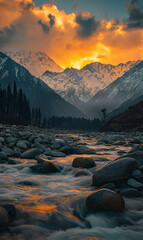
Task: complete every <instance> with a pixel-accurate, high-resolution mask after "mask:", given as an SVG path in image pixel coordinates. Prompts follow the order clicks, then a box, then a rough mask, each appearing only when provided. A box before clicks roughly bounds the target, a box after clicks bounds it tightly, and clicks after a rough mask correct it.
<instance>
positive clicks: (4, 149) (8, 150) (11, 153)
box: [2, 147, 14, 156]
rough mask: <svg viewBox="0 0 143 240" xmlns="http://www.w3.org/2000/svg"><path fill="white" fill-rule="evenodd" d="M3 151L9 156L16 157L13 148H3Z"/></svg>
mask: <svg viewBox="0 0 143 240" xmlns="http://www.w3.org/2000/svg"><path fill="white" fill-rule="evenodd" d="M2 151H3V152H4V153H6V154H7V156H14V151H13V150H12V149H11V148H8V147H3V148H2Z"/></svg>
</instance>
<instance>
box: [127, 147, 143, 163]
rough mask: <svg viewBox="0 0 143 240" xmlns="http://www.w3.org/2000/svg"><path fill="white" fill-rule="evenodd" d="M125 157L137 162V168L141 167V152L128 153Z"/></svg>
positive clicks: (142, 152)
mask: <svg viewBox="0 0 143 240" xmlns="http://www.w3.org/2000/svg"><path fill="white" fill-rule="evenodd" d="M127 156H129V157H132V158H135V159H136V160H137V162H138V165H139V167H140V166H141V165H143V151H140V150H138V151H134V152H132V153H128V154H127Z"/></svg>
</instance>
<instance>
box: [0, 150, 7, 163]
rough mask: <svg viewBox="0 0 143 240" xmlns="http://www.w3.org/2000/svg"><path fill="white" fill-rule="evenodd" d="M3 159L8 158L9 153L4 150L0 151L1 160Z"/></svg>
mask: <svg viewBox="0 0 143 240" xmlns="http://www.w3.org/2000/svg"><path fill="white" fill-rule="evenodd" d="M1 160H8V157H7V154H6V153H4V152H0V161H1Z"/></svg>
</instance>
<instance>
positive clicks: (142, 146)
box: [129, 145, 143, 153]
mask: <svg viewBox="0 0 143 240" xmlns="http://www.w3.org/2000/svg"><path fill="white" fill-rule="evenodd" d="M138 150H139V151H143V145H136V146H134V147H133V148H132V150H131V151H130V152H129V153H132V152H136V151H138Z"/></svg>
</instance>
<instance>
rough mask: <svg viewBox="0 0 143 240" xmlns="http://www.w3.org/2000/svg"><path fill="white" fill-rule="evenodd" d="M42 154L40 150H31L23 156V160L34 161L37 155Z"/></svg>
mask: <svg viewBox="0 0 143 240" xmlns="http://www.w3.org/2000/svg"><path fill="white" fill-rule="evenodd" d="M41 153H42V152H41V150H40V149H39V148H31V149H29V150H27V151H25V152H23V153H22V154H21V158H23V159H34V158H35V157H36V156H37V155H40V154H41Z"/></svg>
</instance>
